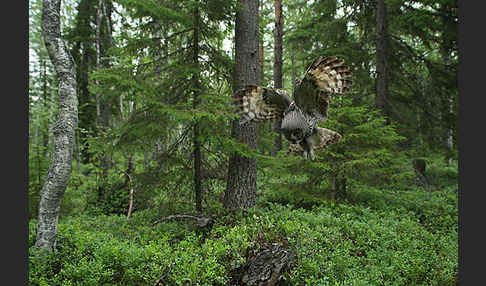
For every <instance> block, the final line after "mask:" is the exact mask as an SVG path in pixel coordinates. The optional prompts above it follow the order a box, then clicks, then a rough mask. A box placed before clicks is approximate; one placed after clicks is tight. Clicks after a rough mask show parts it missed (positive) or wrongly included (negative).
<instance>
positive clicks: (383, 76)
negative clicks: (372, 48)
mask: <svg viewBox="0 0 486 286" xmlns="http://www.w3.org/2000/svg"><path fill="white" fill-rule="evenodd" d="M387 54H388V32H387V20H386V5H385V0H377V3H376V98H375V105H376V107H377V108H378V109H380V111H381V114H382V115H383V116H384V117H385V118H386V124H388V123H389V118H388V116H389V114H388V107H387V103H386V100H387V97H388V62H387Z"/></svg>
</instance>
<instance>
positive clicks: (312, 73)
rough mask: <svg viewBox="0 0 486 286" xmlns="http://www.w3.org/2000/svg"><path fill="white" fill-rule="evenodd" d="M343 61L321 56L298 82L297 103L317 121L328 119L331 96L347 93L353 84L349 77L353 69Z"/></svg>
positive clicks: (295, 95) (295, 98)
mask: <svg viewBox="0 0 486 286" xmlns="http://www.w3.org/2000/svg"><path fill="white" fill-rule="evenodd" d="M343 63H344V60H343V59H339V58H336V57H328V58H323V57H322V56H320V57H318V58H317V59H315V60H314V62H312V64H311V65H310V66H309V67H308V68H307V70H306V72H305V75H304V78H302V80H301V81H300V83H298V84H297V87H296V90H295V94H294V100H295V104H296V105H297V106H298V107H299V108H300V109H301V110H302V111H304V112H305V113H307V114H309V115H311V116H313V117H315V118H316V120H317V121H325V120H326V119H327V109H328V106H329V100H330V97H331V96H332V95H336V94H344V93H346V92H347V91H348V90H349V86H351V84H352V82H351V80H350V79H348V78H349V77H350V76H351V71H350V69H349V67H347V66H344V65H343Z"/></svg>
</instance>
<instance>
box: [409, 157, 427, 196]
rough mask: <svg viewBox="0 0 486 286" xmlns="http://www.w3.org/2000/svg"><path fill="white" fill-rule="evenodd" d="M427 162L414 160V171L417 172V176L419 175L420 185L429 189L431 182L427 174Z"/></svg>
mask: <svg viewBox="0 0 486 286" xmlns="http://www.w3.org/2000/svg"><path fill="white" fill-rule="evenodd" d="M426 166H427V164H426V162H425V160H424V159H414V160H413V169H414V170H415V174H416V175H417V177H418V179H419V180H420V183H421V184H422V185H423V186H424V187H425V188H427V189H428V188H429V185H430V184H429V180H428V179H427V176H426V174H425V169H426Z"/></svg>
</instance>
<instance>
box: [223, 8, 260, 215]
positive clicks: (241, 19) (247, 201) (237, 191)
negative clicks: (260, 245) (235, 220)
mask: <svg viewBox="0 0 486 286" xmlns="http://www.w3.org/2000/svg"><path fill="white" fill-rule="evenodd" d="M238 4H239V5H241V6H242V7H241V8H242V9H237V11H236V25H235V59H236V61H235V62H236V64H235V69H234V72H235V73H234V84H233V90H234V91H236V90H238V89H239V88H242V87H244V86H245V85H248V84H253V85H256V84H258V79H259V74H258V72H259V63H258V61H259V59H258V39H259V37H258V26H259V25H258V20H259V16H258V15H259V13H258V7H259V1H258V0H239V1H238ZM257 135H258V127H257V125H256V123H247V124H245V125H242V126H240V125H239V123H238V120H233V122H232V130H231V136H232V137H233V138H236V139H237V140H238V141H239V142H242V143H245V144H247V145H248V146H249V147H251V148H253V149H256V148H257ZM256 180H257V161H256V159H254V158H248V157H244V156H241V155H239V154H237V153H233V154H232V155H231V157H230V159H229V165H228V181H227V185H226V190H225V194H224V206H225V207H226V208H229V209H240V208H242V209H247V208H249V207H252V206H254V205H255V204H256V189H257V184H256Z"/></svg>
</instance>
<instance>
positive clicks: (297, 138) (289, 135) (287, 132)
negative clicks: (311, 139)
mask: <svg viewBox="0 0 486 286" xmlns="http://www.w3.org/2000/svg"><path fill="white" fill-rule="evenodd" d="M282 132H283V134H284V136H285V138H286V139H287V140H289V142H290V143H292V144H298V143H300V142H302V140H304V132H303V130H302V129H300V128H297V129H282Z"/></svg>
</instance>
